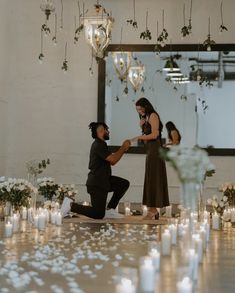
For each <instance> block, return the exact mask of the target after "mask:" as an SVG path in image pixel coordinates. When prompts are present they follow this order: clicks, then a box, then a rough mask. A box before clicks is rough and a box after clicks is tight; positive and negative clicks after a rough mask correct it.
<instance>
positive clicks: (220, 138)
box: [98, 44, 235, 155]
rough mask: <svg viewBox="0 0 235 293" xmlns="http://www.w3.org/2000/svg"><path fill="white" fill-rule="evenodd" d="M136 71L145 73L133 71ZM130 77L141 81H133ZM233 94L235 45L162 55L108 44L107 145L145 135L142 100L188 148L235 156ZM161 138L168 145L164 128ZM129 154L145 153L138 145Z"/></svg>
mask: <svg viewBox="0 0 235 293" xmlns="http://www.w3.org/2000/svg"><path fill="white" fill-rule="evenodd" d="M118 52H121V53H118ZM126 52H128V53H126ZM115 58H116V59H115ZM120 60H121V61H120ZM115 62H116V64H115ZM117 62H119V63H117ZM120 62H121V63H122V62H123V64H121V67H122V68H120ZM138 66H140V67H141V66H142V70H141V72H140V70H139V71H138V72H135V68H134V67H138ZM130 68H131V70H132V71H131V73H130ZM169 70H170V71H169ZM131 74H132V75H133V74H134V75H135V76H134V78H137V79H138V78H139V79H140V80H139V81H138V80H135V82H133V80H132V78H133V76H132V75H131ZM128 75H129V76H128ZM234 92H235V45H233V44H217V45H214V46H213V47H212V48H211V51H207V50H206V49H205V47H203V46H201V45H169V46H166V47H164V48H163V49H162V50H161V52H160V53H159V52H157V53H156V52H155V51H154V45H110V46H109V47H108V49H107V50H106V57H105V59H104V60H101V61H100V62H99V84H98V120H100V121H105V122H106V123H107V124H108V125H109V127H110V134H111V135H110V141H109V142H108V144H109V145H110V148H113V147H114V148H115V147H116V146H118V145H120V144H121V142H122V141H123V140H124V139H126V138H131V137H134V136H136V135H139V134H140V133H141V131H140V128H139V117H138V114H137V113H136V110H135V101H136V100H137V99H139V98H140V97H142V96H144V97H146V98H148V99H149V100H150V101H151V103H152V104H153V106H154V107H155V109H156V110H157V112H158V113H159V115H160V117H161V120H162V122H163V124H164V125H165V123H166V122H167V121H173V122H174V123H175V125H176V126H177V128H178V129H179V130H180V133H181V135H182V144H184V145H185V146H193V145H198V146H200V147H202V148H205V149H207V150H208V152H209V154H211V155H235V135H234V134H233V126H234V124H235V94H234ZM162 136H163V138H165V140H166V141H167V132H166V128H165V127H164V130H163V135H162ZM130 152H135V153H143V152H144V148H143V146H142V145H138V144H136V145H133V146H132V147H131V148H130Z"/></svg>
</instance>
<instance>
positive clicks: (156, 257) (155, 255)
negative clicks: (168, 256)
mask: <svg viewBox="0 0 235 293" xmlns="http://www.w3.org/2000/svg"><path fill="white" fill-rule="evenodd" d="M149 256H150V257H151V259H152V262H153V266H154V269H155V271H156V272H158V271H159V270H160V252H159V251H158V250H157V249H156V248H152V249H151V250H150V251H149Z"/></svg>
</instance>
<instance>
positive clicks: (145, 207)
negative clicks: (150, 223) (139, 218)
mask: <svg viewBox="0 0 235 293" xmlns="http://www.w3.org/2000/svg"><path fill="white" fill-rule="evenodd" d="M142 211H143V216H144V217H145V216H147V214H148V208H147V206H145V205H143V206H142Z"/></svg>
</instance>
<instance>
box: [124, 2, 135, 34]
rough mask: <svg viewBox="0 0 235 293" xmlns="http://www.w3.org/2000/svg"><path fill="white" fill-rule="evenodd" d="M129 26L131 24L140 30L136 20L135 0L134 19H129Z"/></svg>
mask: <svg viewBox="0 0 235 293" xmlns="http://www.w3.org/2000/svg"><path fill="white" fill-rule="evenodd" d="M126 22H127V24H130V25H132V26H133V28H134V29H137V28H138V24H137V21H136V18H135V0H133V19H127V21H126Z"/></svg>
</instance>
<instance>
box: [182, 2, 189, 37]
mask: <svg viewBox="0 0 235 293" xmlns="http://www.w3.org/2000/svg"><path fill="white" fill-rule="evenodd" d="M183 20H184V26H183V27H182V28H181V34H182V37H183V38H185V37H186V36H188V35H189V34H190V29H189V27H188V26H186V25H185V4H184V8H183Z"/></svg>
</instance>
